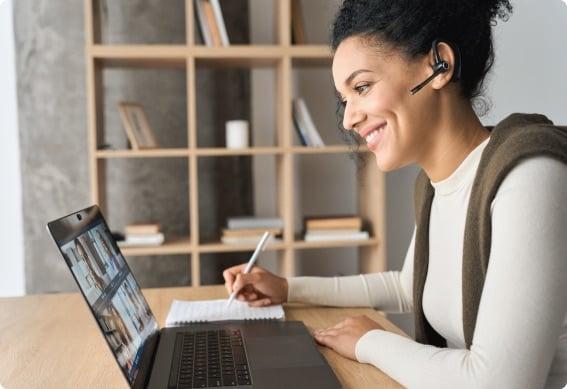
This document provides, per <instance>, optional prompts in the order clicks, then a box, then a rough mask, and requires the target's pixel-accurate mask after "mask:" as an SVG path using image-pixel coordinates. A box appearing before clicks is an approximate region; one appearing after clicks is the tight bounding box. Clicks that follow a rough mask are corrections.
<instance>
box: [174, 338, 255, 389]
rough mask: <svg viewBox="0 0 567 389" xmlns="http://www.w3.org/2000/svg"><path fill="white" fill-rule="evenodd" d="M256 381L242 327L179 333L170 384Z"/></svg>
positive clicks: (207, 385)
mask: <svg viewBox="0 0 567 389" xmlns="http://www.w3.org/2000/svg"><path fill="white" fill-rule="evenodd" d="M236 385H252V379H251V378H250V368H249V366H248V361H247V359H246V352H245V351H244V343H243V342H242V335H241V333H240V330H211V331H196V332H183V333H179V334H177V337H176V339H175V350H174V356H173V366H172V369H171V374H170V379H169V387H170V388H179V389H186V388H215V387H219V386H236Z"/></svg>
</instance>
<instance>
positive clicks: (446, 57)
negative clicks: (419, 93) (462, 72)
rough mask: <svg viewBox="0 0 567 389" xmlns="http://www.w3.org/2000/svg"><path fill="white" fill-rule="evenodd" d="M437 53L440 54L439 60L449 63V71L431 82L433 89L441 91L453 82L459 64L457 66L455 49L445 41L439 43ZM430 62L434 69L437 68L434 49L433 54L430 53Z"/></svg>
mask: <svg viewBox="0 0 567 389" xmlns="http://www.w3.org/2000/svg"><path fill="white" fill-rule="evenodd" d="M437 51H438V53H439V58H441V61H445V62H447V64H449V69H448V70H446V71H444V72H442V73H440V74H439V75H438V76H437V77H435V78H434V79H433V80H432V82H431V87H432V88H434V89H436V90H440V89H441V88H443V87H444V86H445V85H447V84H448V83H449V82H451V79H452V78H453V74H455V70H456V66H457V65H458V64H457V56H456V55H455V52H454V51H453V48H452V47H451V46H450V45H449V44H447V43H445V42H443V41H439V42H438V43H437ZM429 61H430V62H429V64H430V66H431V67H434V66H435V53H434V51H433V49H431V52H430V55H429Z"/></svg>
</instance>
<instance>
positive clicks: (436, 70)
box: [410, 39, 461, 95]
mask: <svg viewBox="0 0 567 389" xmlns="http://www.w3.org/2000/svg"><path fill="white" fill-rule="evenodd" d="M440 42H443V43H446V44H448V45H449V46H451V49H453V53H454V55H455V71H454V72H453V76H452V77H451V81H455V82H456V81H459V79H460V78H461V51H460V49H459V46H457V45H454V44H452V43H450V42H447V41H446V40H441V39H435V40H434V41H433V43H432V44H431V50H432V51H433V56H434V59H435V63H434V64H433V66H432V68H433V74H432V75H431V76H429V77H427V79H425V80H424V81H423V82H422V83H420V84H418V85H416V86H415V87H413V88H412V89H411V90H410V93H411V94H412V95H415V94H416V93H417V92H419V91H420V90H421V89H422V88H423V87H424V86H426V85H427V84H429V83H430V82H431V80H433V79H434V78H435V77H437V75H439V74H441V73H445V72H446V71H448V70H449V68H450V65H449V62H447V61H445V60H443V59H441V55H439V48H438V45H439V43H440Z"/></svg>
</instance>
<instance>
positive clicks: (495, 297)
mask: <svg viewBox="0 0 567 389" xmlns="http://www.w3.org/2000/svg"><path fill="white" fill-rule="evenodd" d="M488 143H489V141H485V142H484V143H483V144H481V145H479V146H478V147H477V148H476V149H475V150H474V151H473V152H471V153H470V155H469V156H468V157H467V158H466V159H465V160H464V161H463V162H462V163H461V165H460V166H459V167H458V168H457V169H456V170H455V172H454V173H453V174H452V175H451V176H450V177H449V178H447V179H446V180H443V181H441V182H438V183H432V186H433V188H434V190H435V196H434V198H433V202H432V206H431V214H430V224H429V227H430V228H429V243H430V245H429V267H428V273H427V280H426V283H425V286H424V293H423V301H422V304H423V312H424V315H425V317H426V318H427V320H428V322H429V323H430V324H431V326H432V328H433V329H434V330H435V331H436V332H437V333H439V334H440V335H441V336H442V337H443V338H445V339H447V340H448V345H449V348H445V347H437V346H432V345H424V344H420V343H418V342H415V341H413V340H410V339H407V338H405V337H401V336H399V335H396V334H393V333H390V332H387V331H382V330H374V331H370V332H368V333H367V334H365V335H364V336H363V337H362V338H361V339H360V340H359V341H358V343H357V344H356V356H357V359H358V360H359V361H361V362H367V363H371V364H373V365H375V366H376V367H378V368H380V369H381V370H382V371H384V372H385V373H386V374H388V375H390V376H391V377H393V378H394V379H396V380H397V381H398V382H400V383H402V384H403V385H404V386H408V387H420V388H428V387H431V388H439V387H475V388H478V387H514V388H522V387H526V388H536V387H542V386H543V385H544V383H546V387H550V388H555V387H562V386H563V385H564V384H565V383H567V317H566V315H565V310H566V302H567V283H565V281H564V280H565V278H566V276H565V275H566V274H567V261H565V258H567V241H566V240H565V231H567V206H566V204H565V199H567V166H566V165H565V164H564V163H561V162H559V161H557V160H555V159H552V158H549V157H535V156H532V157H530V158H527V159H525V160H523V161H521V162H519V163H518V164H517V165H515V166H514V167H513V168H512V169H511V170H510V172H509V173H508V174H507V175H506V177H505V178H504V179H503V180H502V183H501V184H500V186H499V189H498V191H497V193H496V195H495V197H494V199H493V200H492V201H491V204H490V214H491V221H492V236H493V239H492V242H491V248H490V261H489V266H488V267H487V271H486V279H485V282H484V287H483V292H482V301H481V304H480V306H479V309H478V316H477V321H476V326H475V332H474V338H473V340H472V344H471V346H470V349H467V345H466V341H465V335H464V327H463V315H462V313H463V305H462V302H463V299H462V292H463V289H462V286H463V283H462V274H463V273H462V265H463V236H464V230H465V224H466V215H467V209H468V205H469V199H470V196H471V190H472V187H473V183H474V180H475V176H476V172H477V169H478V166H479V163H480V160H481V156H482V153H483V151H484V149H485V147H487V144H488ZM519 210H521V211H519ZM414 247H415V232H414V238H413V239H412V242H411V244H410V246H409V249H408V253H407V256H406V260H405V262H404V266H403V269H402V271H401V272H384V273H376V274H367V275H361V276H351V277H336V278H319V277H298V278H290V279H289V280H288V281H289V296H288V298H289V301H302V302H310V303H315V304H323V305H334V306H372V307H374V308H377V309H380V310H384V311H389V312H411V311H412V310H413V307H414V300H413V296H414V291H413V278H414V269H413V266H414V253H415V250H414Z"/></svg>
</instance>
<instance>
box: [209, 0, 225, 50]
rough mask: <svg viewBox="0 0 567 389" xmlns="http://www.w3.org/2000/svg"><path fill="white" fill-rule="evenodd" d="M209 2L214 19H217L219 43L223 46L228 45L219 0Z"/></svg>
mask: <svg viewBox="0 0 567 389" xmlns="http://www.w3.org/2000/svg"><path fill="white" fill-rule="evenodd" d="M210 2H211V6H212V7H213V12H214V14H215V19H216V21H217V26H218V29H219V33H220V38H221V43H222V45H223V46H229V45H230V42H229V40H228V33H227V32H226V25H225V24H224V18H223V16H222V9H221V6H220V2H219V0H210Z"/></svg>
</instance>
